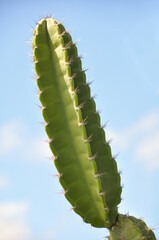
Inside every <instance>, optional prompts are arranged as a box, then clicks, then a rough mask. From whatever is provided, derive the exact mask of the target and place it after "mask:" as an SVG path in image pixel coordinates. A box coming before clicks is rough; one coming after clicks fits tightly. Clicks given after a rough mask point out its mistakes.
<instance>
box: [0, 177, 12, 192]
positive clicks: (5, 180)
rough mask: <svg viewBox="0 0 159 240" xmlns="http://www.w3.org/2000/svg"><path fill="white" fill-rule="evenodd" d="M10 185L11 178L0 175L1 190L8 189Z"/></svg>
mask: <svg viewBox="0 0 159 240" xmlns="http://www.w3.org/2000/svg"><path fill="white" fill-rule="evenodd" d="M9 186H10V180H9V178H8V177H6V176H4V175H0V190H2V189H6V188H8V187H9Z"/></svg>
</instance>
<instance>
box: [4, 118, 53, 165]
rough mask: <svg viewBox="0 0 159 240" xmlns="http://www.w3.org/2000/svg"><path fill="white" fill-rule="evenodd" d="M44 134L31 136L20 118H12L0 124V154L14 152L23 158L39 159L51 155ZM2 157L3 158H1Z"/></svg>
mask: <svg viewBox="0 0 159 240" xmlns="http://www.w3.org/2000/svg"><path fill="white" fill-rule="evenodd" d="M44 139H46V136H45V137H43V136H38V137H37V136H33V134H32V132H31V129H29V127H28V126H27V125H26V124H25V123H24V121H23V120H22V119H14V120H11V121H9V122H6V123H5V124H3V125H1V126H0V156H3V157H4V156H6V155H9V154H13V153H16V154H14V156H22V157H23V160H24V159H25V160H27V161H33V162H35V161H37V162H39V161H41V160H44V161H45V160H46V158H47V157H50V156H51V155H52V153H51V151H50V149H49V144H48V143H47V142H46V141H44ZM2 159H3V158H2Z"/></svg>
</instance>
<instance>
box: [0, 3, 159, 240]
mask: <svg viewBox="0 0 159 240" xmlns="http://www.w3.org/2000/svg"><path fill="white" fill-rule="evenodd" d="M158 12H159V2H158V1H155V0H152V1H147V0H145V1H144V0H139V1H126V0H125V1H124V0H120V1H119V0H118V1H117V0H116V1H115V0H113V1H108V0H105V1H104V0H101V1H84V0H81V1H64V0H63V1H60V0H59V1H58V2H57V1H54V0H52V1H49V0H46V1H37V0H35V1H30V0H28V1H16V0H15V1H11V0H10V1H9V0H1V2H0V20H1V39H0V48H1V58H0V65H1V68H0V74H1V94H0V100H1V118H0V229H1V231H0V239H2V240H22V239H23V240H62V239H66V240H67V239H76V240H79V239H91V240H98V239H101V238H102V237H104V236H106V235H107V234H108V233H107V231H106V230H105V229H95V228H92V227H90V226H89V225H88V224H85V223H83V222H82V220H81V218H80V217H79V216H78V215H77V214H75V213H74V212H73V211H69V208H70V207H71V206H70V204H69V203H68V202H67V200H66V199H65V198H64V196H62V195H61V194H58V192H60V191H61V189H62V188H61V186H60V184H59V183H58V179H56V178H54V177H53V175H54V174H56V173H57V171H56V169H55V167H54V165H53V162H51V161H50V160H49V157H50V155H51V152H50V150H49V148H48V145H47V143H46V142H45V141H44V140H46V139H47V137H46V134H45V131H44V128H43V127H42V126H41V124H40V122H42V121H43V119H42V116H41V112H40V110H39V109H38V107H37V104H39V100H38V96H37V95H36V94H35V92H36V89H37V88H36V84H35V82H34V80H33V78H32V76H34V71H33V70H32V69H33V64H32V59H31V57H30V56H29V54H30V53H32V50H31V44H30V43H28V42H29V41H30V40H31V39H32V31H31V28H32V27H35V22H36V21H38V20H39V19H41V18H42V17H43V16H46V15H50V14H54V17H55V18H56V19H57V20H58V21H60V20H62V19H64V25H65V27H66V28H67V29H70V30H71V35H72V38H73V40H74V41H76V40H77V39H80V42H79V44H78V49H79V54H82V53H85V54H86V57H84V59H83V68H89V70H88V71H87V79H88V81H89V80H92V79H93V80H94V82H93V84H92V95H94V94H97V97H96V103H97V108H99V109H101V110H102V112H101V122H102V123H104V122H107V121H109V122H108V126H107V128H106V136H107V138H113V141H112V143H111V146H112V152H113V154H114V155H115V154H116V153H118V152H119V156H118V158H117V162H118V168H119V169H121V170H123V174H122V184H123V185H124V189H123V193H122V198H123V200H122V203H121V204H120V206H119V212H120V213H127V212H129V214H130V215H134V216H135V217H142V218H143V219H144V220H145V221H146V223H147V225H148V226H149V227H152V228H153V227H155V228H156V227H159V217H158V206H157V203H158V199H159V188H158V183H159V94H158V93H159V83H158V79H159V71H158V69H159V67H158V66H159V14H158ZM155 233H156V237H157V238H159V230H158V229H156V230H155Z"/></svg>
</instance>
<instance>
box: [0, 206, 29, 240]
mask: <svg viewBox="0 0 159 240" xmlns="http://www.w3.org/2000/svg"><path fill="white" fill-rule="evenodd" d="M27 210H28V203H15V202H9V203H8V202H4V203H0V229H1V231H0V239H2V240H22V239H23V240H29V239H30V234H31V231H30V228H29V226H28V224H27V223H26V220H25V218H24V216H25V213H26V212H27Z"/></svg>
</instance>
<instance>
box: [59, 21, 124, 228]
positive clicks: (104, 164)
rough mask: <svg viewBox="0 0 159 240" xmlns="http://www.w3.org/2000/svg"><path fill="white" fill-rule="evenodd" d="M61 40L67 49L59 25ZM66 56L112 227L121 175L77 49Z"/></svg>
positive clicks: (73, 49) (68, 36)
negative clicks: (107, 140) (68, 60)
mask: <svg viewBox="0 0 159 240" xmlns="http://www.w3.org/2000/svg"><path fill="white" fill-rule="evenodd" d="M59 28H60V31H61V33H65V34H63V40H64V43H65V44H66V45H69V43H70V42H71V37H70V34H69V33H67V32H66V31H65V28H64V26H63V25H62V24H60V25H59ZM67 53H68V55H69V56H71V57H70V59H71V63H70V69H71V75H72V76H74V77H73V80H74V87H75V89H78V91H77V97H78V106H81V107H80V109H81V112H82V118H83V119H86V124H85V128H86V133H87V136H88V138H90V147H91V151H92V154H93V155H96V158H95V162H96V166H97V173H98V176H99V179H100V182H101V189H102V192H103V197H104V201H105V205H106V206H107V208H108V209H109V211H108V221H109V223H110V225H112V224H113V223H114V222H115V220H116V216H117V205H118V204H119V203H120V201H121V198H120V195H121V186H120V174H119V173H118V170H117V163H116V161H115V159H114V158H113V157H112V154H111V148H110V145H109V142H106V140H105V131H104V129H103V127H101V123H100V116H99V114H98V112H97V111H96V104H95V101H94V99H93V97H91V93H90V87H89V84H87V83H86V75H85V71H83V70H82V64H81V59H80V58H79V57H78V55H77V48H76V47H75V46H74V45H70V47H69V48H68V49H67Z"/></svg>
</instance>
